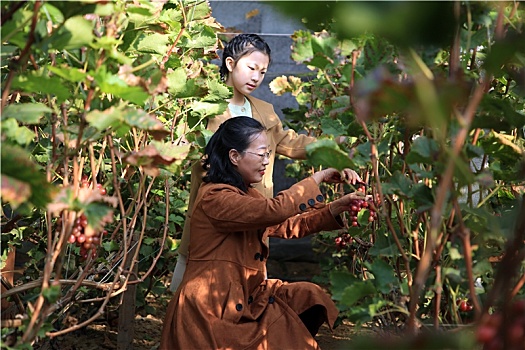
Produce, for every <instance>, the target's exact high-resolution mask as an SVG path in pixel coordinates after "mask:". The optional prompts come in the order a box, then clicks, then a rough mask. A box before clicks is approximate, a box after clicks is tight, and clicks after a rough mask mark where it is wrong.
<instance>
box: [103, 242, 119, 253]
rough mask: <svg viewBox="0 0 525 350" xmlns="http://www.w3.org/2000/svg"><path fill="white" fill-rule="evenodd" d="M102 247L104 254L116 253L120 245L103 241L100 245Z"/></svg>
mask: <svg viewBox="0 0 525 350" xmlns="http://www.w3.org/2000/svg"><path fill="white" fill-rule="evenodd" d="M102 247H103V248H104V250H105V251H106V252H108V253H109V252H116V251H118V250H119V249H120V245H119V244H118V243H117V242H115V241H105V242H103V243H102Z"/></svg>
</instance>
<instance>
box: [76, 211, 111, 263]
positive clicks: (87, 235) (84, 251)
mask: <svg viewBox="0 0 525 350" xmlns="http://www.w3.org/2000/svg"><path fill="white" fill-rule="evenodd" d="M87 225H88V221H87V217H86V215H84V214H82V215H80V216H79V217H78V218H77V219H76V220H75V225H74V226H73V231H72V232H71V235H70V236H69V239H68V242H69V243H71V244H73V243H76V245H77V247H80V256H81V257H82V258H83V259H87V258H88V256H89V253H91V256H92V257H93V258H95V257H96V256H97V248H98V246H99V245H100V242H101V240H102V237H103V236H105V235H107V234H108V231H106V230H102V231H100V232H96V231H94V230H86V227H87Z"/></svg>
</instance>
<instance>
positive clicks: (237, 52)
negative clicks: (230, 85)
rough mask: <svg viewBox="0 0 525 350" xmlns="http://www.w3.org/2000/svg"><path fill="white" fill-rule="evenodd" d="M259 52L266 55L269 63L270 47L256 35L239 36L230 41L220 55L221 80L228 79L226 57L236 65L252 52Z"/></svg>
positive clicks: (270, 58)
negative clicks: (231, 59)
mask: <svg viewBox="0 0 525 350" xmlns="http://www.w3.org/2000/svg"><path fill="white" fill-rule="evenodd" d="M255 51H259V52H262V53H264V54H266V55H268V58H269V60H270V62H271V60H272V56H271V54H272V50H270V46H268V44H267V43H266V41H264V40H263V39H262V38H261V37H260V36H258V35H257V34H239V35H237V36H235V37H234V38H233V39H231V40H230V41H229V42H228V44H226V46H225V47H224V51H223V53H222V65H221V68H220V71H219V72H220V74H221V79H222V80H223V81H226V78H227V77H228V73H229V72H228V67H226V59H227V58H228V57H231V58H233V61H234V62H235V63H237V62H238V61H239V59H240V58H241V57H243V56H246V55H249V54H251V53H252V52H255Z"/></svg>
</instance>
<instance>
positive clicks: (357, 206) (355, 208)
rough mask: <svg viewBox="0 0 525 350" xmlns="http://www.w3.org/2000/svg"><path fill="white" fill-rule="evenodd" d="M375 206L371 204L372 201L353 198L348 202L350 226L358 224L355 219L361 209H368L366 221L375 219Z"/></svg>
mask: <svg viewBox="0 0 525 350" xmlns="http://www.w3.org/2000/svg"><path fill="white" fill-rule="evenodd" d="M375 208H376V206H375V205H374V204H373V202H372V201H371V200H370V201H367V200H364V199H355V200H353V201H352V202H351V203H350V211H349V212H348V213H349V214H350V222H349V225H350V226H354V227H357V226H360V225H359V222H358V221H357V216H358V215H359V212H360V211H362V210H368V211H369V213H370V215H369V216H368V222H369V223H371V222H374V221H375V220H377V212H376V211H375Z"/></svg>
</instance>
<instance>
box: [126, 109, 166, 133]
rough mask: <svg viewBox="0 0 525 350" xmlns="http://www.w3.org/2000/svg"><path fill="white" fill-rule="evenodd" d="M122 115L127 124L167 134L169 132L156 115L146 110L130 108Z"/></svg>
mask: <svg viewBox="0 0 525 350" xmlns="http://www.w3.org/2000/svg"><path fill="white" fill-rule="evenodd" d="M122 117H123V120H124V122H125V123H126V124H128V125H130V126H133V127H136V128H139V129H141V130H146V131H149V132H159V133H165V134H167V133H168V131H167V130H166V127H165V126H164V124H162V123H161V122H160V121H159V120H158V119H157V118H156V117H155V116H153V115H151V114H149V113H146V112H145V111H144V110H141V109H131V108H130V109H127V110H125V111H124V113H123V116H122ZM164 136H165V135H164Z"/></svg>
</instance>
